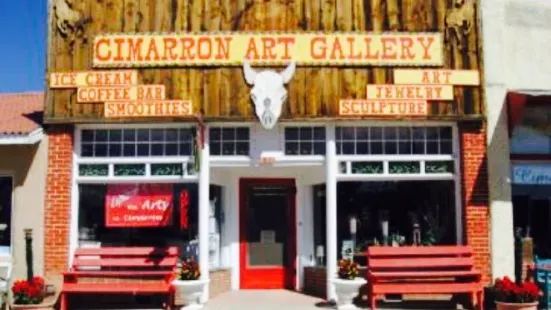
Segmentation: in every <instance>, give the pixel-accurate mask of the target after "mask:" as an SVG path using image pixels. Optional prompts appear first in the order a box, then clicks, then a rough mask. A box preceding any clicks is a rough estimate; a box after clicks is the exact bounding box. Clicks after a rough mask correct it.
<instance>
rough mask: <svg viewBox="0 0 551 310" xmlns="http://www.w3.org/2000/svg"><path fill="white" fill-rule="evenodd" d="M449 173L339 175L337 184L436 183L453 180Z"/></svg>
mask: <svg viewBox="0 0 551 310" xmlns="http://www.w3.org/2000/svg"><path fill="white" fill-rule="evenodd" d="M454 179H455V177H454V175H453V174H451V173H430V174H413V173H412V174H351V175H346V174H339V173H337V181H338V182H356V181H360V182H367V181H432V180H434V181H438V180H454Z"/></svg>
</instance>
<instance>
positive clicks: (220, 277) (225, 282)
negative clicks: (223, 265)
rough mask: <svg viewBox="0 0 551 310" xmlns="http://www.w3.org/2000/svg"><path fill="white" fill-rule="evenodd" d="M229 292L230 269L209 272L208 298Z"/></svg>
mask: <svg viewBox="0 0 551 310" xmlns="http://www.w3.org/2000/svg"><path fill="white" fill-rule="evenodd" d="M230 290H231V269H219V270H213V271H211V272H210V283H209V297H210V298H214V297H216V296H218V295H220V294H223V293H225V292H228V291H230Z"/></svg>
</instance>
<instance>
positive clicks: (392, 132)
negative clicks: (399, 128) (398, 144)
mask: <svg viewBox="0 0 551 310" xmlns="http://www.w3.org/2000/svg"><path fill="white" fill-rule="evenodd" d="M384 132H385V140H396V127H385V129H384Z"/></svg>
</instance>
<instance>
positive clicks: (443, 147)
mask: <svg viewBox="0 0 551 310" xmlns="http://www.w3.org/2000/svg"><path fill="white" fill-rule="evenodd" d="M452 153H453V150H452V142H451V141H440V154H452Z"/></svg>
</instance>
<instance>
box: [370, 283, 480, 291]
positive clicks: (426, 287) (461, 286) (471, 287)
mask: <svg viewBox="0 0 551 310" xmlns="http://www.w3.org/2000/svg"><path fill="white" fill-rule="evenodd" d="M480 290H482V285H481V284H480V283H478V282H476V283H440V282H434V283H413V282H410V283H377V284H376V285H373V286H372V292H373V293H374V294H391V293H400V294H446V293H449V294H451V293H469V292H473V291H480Z"/></svg>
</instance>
